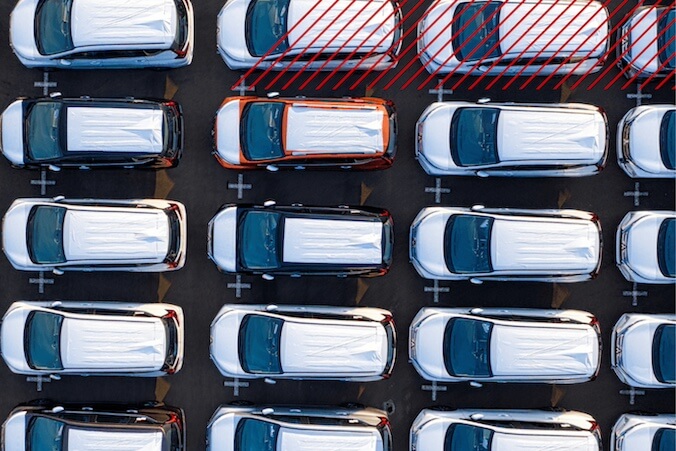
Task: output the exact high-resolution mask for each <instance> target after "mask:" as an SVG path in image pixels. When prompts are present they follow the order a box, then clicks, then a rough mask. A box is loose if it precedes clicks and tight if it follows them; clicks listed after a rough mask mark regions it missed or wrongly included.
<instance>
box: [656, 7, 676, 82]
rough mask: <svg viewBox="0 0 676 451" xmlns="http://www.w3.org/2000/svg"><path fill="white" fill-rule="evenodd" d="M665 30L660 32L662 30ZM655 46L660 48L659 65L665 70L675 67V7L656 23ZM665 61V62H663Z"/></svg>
mask: <svg viewBox="0 0 676 451" xmlns="http://www.w3.org/2000/svg"><path fill="white" fill-rule="evenodd" d="M665 29H666V31H665V32H664V33H662V30H665ZM657 33H658V35H659V33H662V35H661V36H660V37H659V38H657V48H659V49H660V65H662V64H664V68H665V70H670V69H676V9H672V10H671V11H669V12H668V13H667V14H665V15H664V16H663V17H662V18H661V19H660V21H659V23H658V24H657ZM665 63H666V64H665Z"/></svg>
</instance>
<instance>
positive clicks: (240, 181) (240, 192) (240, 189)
mask: <svg viewBox="0 0 676 451" xmlns="http://www.w3.org/2000/svg"><path fill="white" fill-rule="evenodd" d="M251 188H253V185H252V184H251V183H244V174H237V183H228V189H236V190H237V199H241V198H242V196H244V190H245V189H251Z"/></svg>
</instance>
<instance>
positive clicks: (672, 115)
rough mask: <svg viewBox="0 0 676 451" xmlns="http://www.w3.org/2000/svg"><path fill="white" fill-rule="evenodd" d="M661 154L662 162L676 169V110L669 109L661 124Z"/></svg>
mask: <svg viewBox="0 0 676 451" xmlns="http://www.w3.org/2000/svg"><path fill="white" fill-rule="evenodd" d="M660 155H661V156H662V163H664V165H665V166H666V167H667V168H669V169H672V170H673V169H676V111H674V110H671V111H667V112H666V114H665V115H664V117H662V123H661V124H660Z"/></svg>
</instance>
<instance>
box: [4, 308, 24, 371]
mask: <svg viewBox="0 0 676 451" xmlns="http://www.w3.org/2000/svg"><path fill="white" fill-rule="evenodd" d="M28 313H29V310H27V309H25V308H21V307H19V308H15V309H13V310H10V311H9V312H8V313H7V314H6V315H5V317H4V318H3V319H2V330H1V336H0V340H2V341H0V352H1V353H2V358H3V359H4V360H5V363H7V366H8V367H9V368H10V369H11V370H12V371H14V372H21V371H29V370H30V367H29V366H28V364H27V363H26V354H25V352H24V346H23V344H24V328H25V325H26V318H28Z"/></svg>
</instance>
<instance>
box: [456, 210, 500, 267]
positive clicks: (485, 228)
mask: <svg viewBox="0 0 676 451" xmlns="http://www.w3.org/2000/svg"><path fill="white" fill-rule="evenodd" d="M492 227H493V219H492V218H487V217H485V216H474V215H454V216H451V218H450V219H449V220H448V223H447V224H446V231H445V233H444V247H445V252H444V256H445V258H446V266H448V269H449V270H450V271H451V272H454V273H466V274H469V273H485V272H490V271H492V270H493V269H492V267H491V255H490V250H491V243H490V242H491V228H492Z"/></svg>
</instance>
